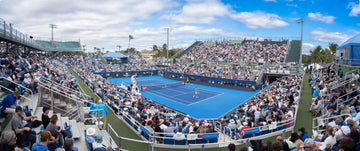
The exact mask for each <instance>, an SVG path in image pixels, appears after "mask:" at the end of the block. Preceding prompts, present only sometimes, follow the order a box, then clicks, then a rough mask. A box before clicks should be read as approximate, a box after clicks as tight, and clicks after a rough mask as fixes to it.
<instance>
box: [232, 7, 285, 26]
mask: <svg viewBox="0 0 360 151" xmlns="http://www.w3.org/2000/svg"><path fill="white" fill-rule="evenodd" d="M230 17H231V18H233V19H235V20H238V21H240V22H242V23H244V24H245V25H246V26H247V27H248V28H252V29H255V28H259V27H262V28H277V27H285V26H287V25H289V24H288V23H287V22H285V21H283V20H282V18H281V17H279V16H278V15H276V14H269V13H265V12H262V11H254V12H241V13H236V14H232V15H230Z"/></svg>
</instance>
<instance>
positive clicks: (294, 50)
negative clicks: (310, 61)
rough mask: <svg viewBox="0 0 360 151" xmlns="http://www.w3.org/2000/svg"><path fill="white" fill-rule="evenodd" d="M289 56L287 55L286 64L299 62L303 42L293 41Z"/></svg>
mask: <svg viewBox="0 0 360 151" xmlns="http://www.w3.org/2000/svg"><path fill="white" fill-rule="evenodd" d="M290 45H291V46H290V48H289V51H288V54H286V59H285V61H286V62H299V59H300V51H301V40H292V41H291V44H290Z"/></svg>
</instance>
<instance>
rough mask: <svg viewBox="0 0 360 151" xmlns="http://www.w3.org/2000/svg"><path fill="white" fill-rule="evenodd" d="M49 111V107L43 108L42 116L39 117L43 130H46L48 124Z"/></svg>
mask: <svg viewBox="0 0 360 151" xmlns="http://www.w3.org/2000/svg"><path fill="white" fill-rule="evenodd" d="M49 111H50V108H49V107H46V106H45V107H44V108H43V114H42V115H41V121H42V123H43V126H44V129H45V128H47V126H48V124H49V123H50V118H49Z"/></svg>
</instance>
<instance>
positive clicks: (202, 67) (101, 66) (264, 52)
mask: <svg viewBox="0 0 360 151" xmlns="http://www.w3.org/2000/svg"><path fill="white" fill-rule="evenodd" d="M285 56H286V44H281V45H280V44H279V45H278V44H270V43H268V44H262V43H261V42H259V41H251V42H246V43H244V44H240V43H234V44H233V43H231V42H230V41H215V42H213V44H211V45H206V44H203V45H200V46H197V47H195V48H193V49H192V50H191V51H189V52H188V53H187V54H185V55H184V56H182V57H181V58H180V59H179V60H178V61H177V62H175V63H174V64H171V65H170V67H168V68H166V70H167V71H170V72H176V73H184V74H191V75H200V76H207V77H216V78H226V79H237V80H252V81H254V80H256V78H257V77H258V76H259V75H258V74H259V72H258V70H261V68H260V67H258V66H256V67H255V68H254V67H251V66H248V65H247V64H250V63H254V64H257V63H275V64H278V63H282V62H283V61H284V59H285ZM84 60H91V62H90V64H91V65H89V68H91V70H93V71H97V72H116V71H139V70H156V69H160V68H159V67H157V66H155V63H154V62H152V61H145V60H143V59H141V57H140V56H139V55H135V54H133V55H129V62H128V63H127V64H111V63H108V64H105V63H104V62H103V61H101V60H102V59H101V56H98V55H88V56H84ZM229 63H230V64H229ZM239 63H244V64H246V65H240V64H239ZM234 64H237V65H236V66H233V65H234ZM264 70H266V71H269V70H270V68H269V67H267V68H264Z"/></svg>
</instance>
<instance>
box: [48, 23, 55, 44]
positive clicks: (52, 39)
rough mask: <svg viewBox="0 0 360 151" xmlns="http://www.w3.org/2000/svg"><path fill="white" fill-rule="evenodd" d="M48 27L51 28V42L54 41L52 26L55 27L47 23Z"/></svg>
mask: <svg viewBox="0 0 360 151" xmlns="http://www.w3.org/2000/svg"><path fill="white" fill-rule="evenodd" d="M49 27H50V28H51V42H53V41H54V28H57V26H56V25H55V24H49Z"/></svg>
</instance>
